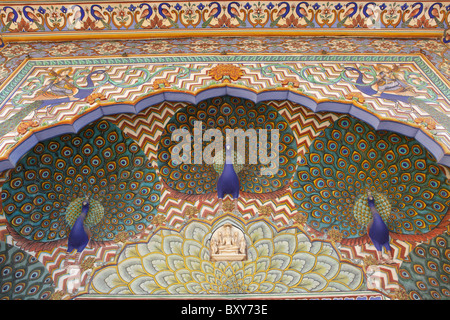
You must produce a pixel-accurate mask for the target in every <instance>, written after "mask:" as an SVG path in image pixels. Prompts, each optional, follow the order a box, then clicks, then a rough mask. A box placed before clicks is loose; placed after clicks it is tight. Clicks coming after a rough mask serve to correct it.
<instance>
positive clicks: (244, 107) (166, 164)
mask: <svg viewBox="0 0 450 320" xmlns="http://www.w3.org/2000/svg"><path fill="white" fill-rule="evenodd" d="M194 121H200V122H202V124H203V134H204V133H205V130H207V129H218V130H220V132H221V133H222V135H223V143H224V144H225V140H226V129H242V130H244V132H245V130H247V129H255V131H256V135H257V136H258V139H259V135H258V133H259V131H258V130H259V129H268V131H267V132H268V134H270V133H271V131H270V130H271V129H278V130H279V134H280V135H279V170H278V172H277V173H276V174H273V175H261V170H262V169H263V168H264V167H268V166H269V164H267V161H266V162H265V163H263V161H260V160H261V158H260V157H258V162H257V163H253V164H252V163H251V161H250V160H249V157H248V153H249V152H246V154H245V156H244V155H242V154H239V153H238V154H235V155H234V158H235V161H234V168H235V171H236V172H237V174H238V177H239V181H240V185H241V194H242V195H244V196H245V195H248V196H254V197H264V195H267V194H271V195H274V194H277V192H283V191H284V190H285V189H286V188H287V186H288V185H289V182H290V179H291V177H292V175H293V173H294V172H295V165H296V158H297V149H296V141H295V137H294V135H293V132H292V130H291V128H290V127H289V125H288V123H287V122H286V120H285V119H284V118H283V117H282V116H281V115H280V114H278V112H277V111H276V109H275V108H273V107H271V106H268V105H267V104H264V103H258V104H255V103H253V102H252V101H249V100H245V99H239V98H235V97H228V96H225V97H219V98H214V99H209V100H205V101H203V102H201V103H199V104H198V105H197V106H187V107H185V108H183V109H181V110H179V111H178V112H177V113H176V114H175V115H174V116H173V117H172V119H171V120H170V121H169V122H168V123H167V125H166V128H165V130H164V133H163V134H162V136H161V140H160V144H159V149H158V167H159V172H160V175H161V177H162V180H163V182H164V184H165V186H166V187H167V188H168V189H170V190H171V191H172V192H175V193H177V195H178V196H179V197H180V198H184V199H200V198H212V197H214V196H215V195H216V184H217V179H218V178H219V176H220V173H221V170H222V169H223V163H224V160H223V159H224V154H225V152H223V154H222V155H215V157H216V160H219V159H220V161H215V162H214V164H206V163H205V161H203V162H202V163H201V164H196V163H194V152H195V150H194V148H195V145H194V143H193V142H194V141H193V140H192V144H191V153H190V156H191V162H190V164H188V163H175V162H174V161H172V158H171V154H172V152H173V151H174V148H175V147H177V148H182V147H183V146H182V145H179V143H180V142H178V141H173V140H172V133H173V132H174V131H175V130H177V129H185V130H186V132H189V133H190V134H191V135H192V137H194ZM212 141H214V138H212V139H211V142H212ZM211 142H210V141H207V142H206V141H203V145H202V147H203V149H202V151H204V149H205V148H206V147H207V146H208V145H209V144H210V143H211ZM267 142H268V146H267V152H268V154H269V156H270V155H272V156H273V154H271V143H272V140H271V136H270V135H269V136H268V138H267ZM188 143H191V141H189V142H188ZM235 146H236V142H235ZM223 150H225V148H224V149H223ZM238 152H239V150H238ZM239 159H242V161H243V162H244V164H240V163H239V162H238V160H239ZM266 160H267V159H266ZM220 162H221V163H222V165H221V164H220Z"/></svg>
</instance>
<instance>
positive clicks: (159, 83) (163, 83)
mask: <svg viewBox="0 0 450 320" xmlns="http://www.w3.org/2000/svg"><path fill="white" fill-rule="evenodd" d="M167 87H170V83H169V81H167V80H166V79H156V80H155V81H153V89H155V90H158V89H162V88H167Z"/></svg>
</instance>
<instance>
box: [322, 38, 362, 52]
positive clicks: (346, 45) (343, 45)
mask: <svg viewBox="0 0 450 320" xmlns="http://www.w3.org/2000/svg"><path fill="white" fill-rule="evenodd" d="M328 45H329V47H330V49H332V50H336V51H339V52H350V51H354V50H355V49H356V44H355V43H354V42H351V41H349V40H346V39H343V40H339V39H334V40H331V41H330V42H329V43H328Z"/></svg>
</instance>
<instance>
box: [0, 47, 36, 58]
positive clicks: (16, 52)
mask: <svg viewBox="0 0 450 320" xmlns="http://www.w3.org/2000/svg"><path fill="white" fill-rule="evenodd" d="M32 50H33V49H32V48H31V46H30V45H19V44H15V45H11V46H7V47H6V48H4V49H3V50H2V51H1V52H2V55H3V56H5V57H7V58H15V57H18V56H22V55H26V54H28V53H30V52H31V51H32Z"/></svg>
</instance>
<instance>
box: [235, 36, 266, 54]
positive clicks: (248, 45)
mask: <svg viewBox="0 0 450 320" xmlns="http://www.w3.org/2000/svg"><path fill="white" fill-rule="evenodd" d="M263 44H264V43H263V41H262V40H258V39H249V40H244V41H242V42H241V43H240V45H241V46H242V47H244V48H245V50H246V51H248V52H260V51H263V50H264V45H263Z"/></svg>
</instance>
